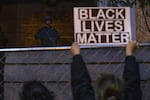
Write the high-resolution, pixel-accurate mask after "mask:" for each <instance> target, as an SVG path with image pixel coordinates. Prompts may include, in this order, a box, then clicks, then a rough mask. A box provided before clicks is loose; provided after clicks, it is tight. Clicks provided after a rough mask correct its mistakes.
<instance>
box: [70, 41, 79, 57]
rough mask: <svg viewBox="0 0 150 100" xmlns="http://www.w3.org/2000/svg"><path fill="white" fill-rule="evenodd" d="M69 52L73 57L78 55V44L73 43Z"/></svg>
mask: <svg viewBox="0 0 150 100" xmlns="http://www.w3.org/2000/svg"><path fill="white" fill-rule="evenodd" d="M71 52H72V54H73V55H79V54H80V47H79V45H78V43H76V42H73V43H72V46H71Z"/></svg>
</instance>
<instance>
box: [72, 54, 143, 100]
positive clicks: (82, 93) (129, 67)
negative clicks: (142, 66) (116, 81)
mask: <svg viewBox="0 0 150 100" xmlns="http://www.w3.org/2000/svg"><path fill="white" fill-rule="evenodd" d="M123 79H124V80H125V92H124V97H123V100H141V90H140V74H139V66H138V64H137V62H136V59H135V57H134V56H128V57H126V60H125V68H124V72H123ZM71 88H72V94H73V100H96V98H95V92H94V89H93V87H92V85H91V78H90V76H89V73H88V71H87V68H86V65H85V63H84V61H83V59H82V57H81V56H80V55H76V56H74V57H73V61H72V64H71Z"/></svg>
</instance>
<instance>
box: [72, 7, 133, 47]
mask: <svg viewBox="0 0 150 100" xmlns="http://www.w3.org/2000/svg"><path fill="white" fill-rule="evenodd" d="M131 36H132V34H131V21H130V8H129V7H75V8H74V39H75V41H76V42H78V43H79V44H80V45H95V46H97V45H107V46H109V45H110V46H112V45H120V44H126V43H127V42H128V41H129V40H131V39H132V37H131Z"/></svg>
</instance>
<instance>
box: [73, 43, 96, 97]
mask: <svg viewBox="0 0 150 100" xmlns="http://www.w3.org/2000/svg"><path fill="white" fill-rule="evenodd" d="M71 51H72V54H73V59H72V63H71V88H72V94H73V99H74V100H95V93H94V89H93V87H92V85H91V78H90V76H89V73H88V70H87V68H86V65H85V63H84V61H83V59H82V57H81V55H80V48H79V46H78V44H77V43H73V44H72V47H71Z"/></svg>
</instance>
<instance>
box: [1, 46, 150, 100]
mask: <svg viewBox="0 0 150 100" xmlns="http://www.w3.org/2000/svg"><path fill="white" fill-rule="evenodd" d="M124 51H125V49H124V47H113V48H111V47H106V48H105V47H103V48H93V49H83V50H82V51H81V54H82V55H83V57H84V59H85V62H86V64H87V66H88V70H89V72H90V75H91V77H92V82H93V86H94V87H95V79H96V78H97V77H98V75H99V74H101V73H113V74H114V75H116V76H117V77H119V78H121V79H122V71H123V66H124V57H125V52H124ZM149 51H150V47H148V46H146V47H140V48H138V50H137V52H136V54H135V55H136V57H137V60H138V62H139V63H140V72H141V88H142V91H143V100H149V97H150V94H149V93H150V81H149V77H150V67H149V65H150V53H149ZM5 57H6V59H5V63H3V61H4V58H5ZM2 59H3V61H1V63H3V64H5V66H2V69H1V72H3V70H4V73H2V74H1V75H4V80H3V82H1V83H2V85H3V87H4V91H2V92H1V93H3V95H4V98H3V99H5V100H20V98H19V93H20V91H21V89H22V88H21V87H22V85H23V84H24V83H25V82H27V81H31V80H39V81H41V82H42V83H44V84H45V85H46V86H47V87H48V88H49V89H50V90H52V91H54V92H55V94H56V100H72V94H71V88H70V63H71V61H72V55H71V53H70V51H69V50H49V51H20V52H5V55H3V56H2ZM3 83H4V84H3ZM3 87H2V88H3ZM1 97H3V96H1ZM3 99H1V100H3Z"/></svg>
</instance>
